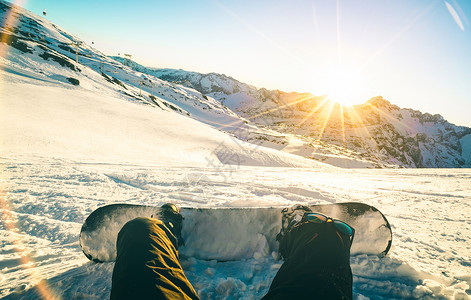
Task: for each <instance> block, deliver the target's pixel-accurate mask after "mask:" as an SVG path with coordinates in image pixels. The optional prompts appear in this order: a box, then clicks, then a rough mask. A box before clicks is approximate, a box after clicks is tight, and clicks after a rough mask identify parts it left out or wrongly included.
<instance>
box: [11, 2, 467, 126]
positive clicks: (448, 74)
mask: <svg viewBox="0 0 471 300" xmlns="http://www.w3.org/2000/svg"><path fill="white" fill-rule="evenodd" d="M13 2H15V1H13ZM21 5H22V6H23V7H26V8H27V9H29V10H31V11H32V12H34V13H37V14H41V13H42V11H43V9H46V11H47V18H48V19H49V20H51V21H52V22H54V23H56V24H57V25H59V26H61V27H63V28H64V29H66V30H67V31H69V32H71V33H72V34H74V35H76V36H78V37H80V38H82V39H83V40H85V41H86V42H88V43H91V42H92V41H93V42H94V45H95V47H96V48H97V49H99V50H102V51H103V52H105V53H107V54H110V55H117V54H118V53H120V54H123V53H130V54H132V55H133V60H135V61H137V62H139V63H141V64H144V65H146V66H152V67H169V68H181V69H185V70H191V71H198V72H203V73H207V72H217V73H223V74H226V75H230V76H232V77H234V78H236V79H239V80H240V81H243V82H246V83H249V84H253V85H255V86H257V87H265V88H268V89H279V90H284V91H299V92H312V93H313V94H316V95H320V94H323V93H332V94H333V95H337V96H338V98H339V101H340V100H341V99H340V98H341V97H348V98H349V99H348V100H349V101H350V102H351V103H363V102H366V101H367V100H369V99H370V98H372V97H374V96H377V95H382V96H383V97H384V98H386V99H388V100H389V101H390V102H392V103H394V104H396V105H399V106H401V107H408V108H414V109H418V110H421V111H423V112H430V113H432V114H435V113H440V114H442V115H443V116H444V117H445V119H447V120H449V121H451V122H453V123H455V124H457V125H466V126H470V127H471V113H470V112H471V55H470V54H471V25H470V20H471V1H464V0H448V1H439V0H437V1H418V0H417V1H412V0H396V1H387V0H358V1H346V0H339V1H325V0H323V1H307V0H289V1H288V0H287V1H277V0H271V1H267V0H258V1H252V0H251V1H248V0H237V1H223V0H201V1H194V0H193V1H190V0H187V1H185V0H180V1H177V0H175V1H145V0H135V1H121V0H115V1H108V0H102V1H97V0H94V1H91V0H81V1H63V0H62V1H60V0H29V1H23V3H22V4H21ZM346 95H347V96H346ZM334 100H335V99H334Z"/></svg>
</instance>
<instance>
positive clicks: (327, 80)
mask: <svg viewBox="0 0 471 300" xmlns="http://www.w3.org/2000/svg"><path fill="white" fill-rule="evenodd" d="M362 87H363V84H362V78H361V75H360V74H359V72H356V71H355V70H353V69H349V68H345V67H342V66H341V65H337V66H335V67H333V68H331V69H330V70H327V71H326V73H325V77H324V82H323V84H322V89H323V93H324V94H327V95H328V97H329V99H330V101H333V102H336V103H339V104H341V105H343V106H352V105H355V104H359V103H361V102H362V101H364V100H365V99H361V94H360V91H361V90H362Z"/></svg>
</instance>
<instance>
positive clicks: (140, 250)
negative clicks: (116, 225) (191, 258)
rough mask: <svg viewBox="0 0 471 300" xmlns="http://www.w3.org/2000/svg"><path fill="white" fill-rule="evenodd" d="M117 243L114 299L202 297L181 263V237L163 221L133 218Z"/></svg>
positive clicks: (112, 294) (120, 233) (112, 295)
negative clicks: (179, 252) (179, 251)
mask: <svg viewBox="0 0 471 300" xmlns="http://www.w3.org/2000/svg"><path fill="white" fill-rule="evenodd" d="M116 247H117V257H116V263H115V266H114V269H113V277H112V286H111V296H110V298H111V299H199V298H198V295H197V294H196V292H195V290H194V289H193V287H192V285H191V284H190V282H189V281H188V279H187V278H186V276H185V274H184V273H183V269H182V267H181V265H180V262H179V259H178V251H177V247H178V245H177V239H176V238H175V236H174V235H173V234H172V232H170V230H169V229H168V228H167V227H166V226H165V225H164V224H163V223H162V222H161V221H159V220H156V219H150V218H137V219H134V220H132V221H129V222H128V223H126V225H124V227H123V228H122V229H121V231H120V232H119V235H118V240H117V244H116Z"/></svg>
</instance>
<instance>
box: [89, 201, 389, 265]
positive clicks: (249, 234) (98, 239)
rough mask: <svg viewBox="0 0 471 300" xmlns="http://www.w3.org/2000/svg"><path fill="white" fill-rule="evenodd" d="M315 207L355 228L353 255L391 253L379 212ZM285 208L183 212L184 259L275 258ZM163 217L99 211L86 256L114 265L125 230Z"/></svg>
mask: <svg viewBox="0 0 471 300" xmlns="http://www.w3.org/2000/svg"><path fill="white" fill-rule="evenodd" d="M309 207H310V208H311V209H312V211H313V212H320V213H323V214H325V215H328V216H330V217H332V218H336V219H340V220H342V221H344V222H346V223H347V224H349V225H351V226H352V227H353V228H355V230H356V233H355V239H354V241H353V245H352V249H351V253H352V255H355V254H373V255H379V256H384V255H386V254H387V253H388V251H389V249H390V247H391V243H392V232H391V226H390V225H389V222H388V220H387V219H386V217H385V216H384V215H383V214H382V213H381V212H380V211H379V210H378V209H376V208H375V207H373V206H370V205H367V204H363V203H358V202H345V203H334V204H319V205H309ZM283 208H284V207H270V208H186V207H183V208H180V213H181V214H182V215H183V216H184V218H185V219H184V220H183V229H182V237H183V239H184V241H185V244H184V245H183V246H180V247H179V249H178V250H179V254H180V256H183V257H195V258H197V259H203V260H217V261H230V260H240V259H249V258H252V257H254V256H257V255H270V254H272V255H274V253H277V251H278V242H277V241H276V235H277V234H278V233H279V232H280V229H281V223H282V221H281V220H282V212H281V211H282V210H283ZM160 213H161V211H160V207H154V206H144V205H134V204H111V205H107V206H103V207H100V208H98V209H96V210H95V211H94V212H92V213H91V214H90V215H89V216H88V218H87V219H86V220H85V222H84V224H83V226H82V230H81V232H80V246H81V248H82V251H83V253H84V254H85V256H86V257H87V258H88V259H90V260H92V261H95V262H107V261H114V260H115V258H116V239H117V236H118V233H119V231H120V230H121V228H122V227H123V226H124V224H126V223H127V222H128V221H130V220H132V219H134V218H137V217H154V218H157V219H158V218H159V214H160Z"/></svg>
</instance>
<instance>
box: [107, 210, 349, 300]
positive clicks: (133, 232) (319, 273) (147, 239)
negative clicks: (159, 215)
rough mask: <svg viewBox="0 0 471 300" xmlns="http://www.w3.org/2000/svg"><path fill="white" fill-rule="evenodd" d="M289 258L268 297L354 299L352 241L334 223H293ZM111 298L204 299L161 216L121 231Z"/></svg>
mask: <svg viewBox="0 0 471 300" xmlns="http://www.w3.org/2000/svg"><path fill="white" fill-rule="evenodd" d="M281 248H282V250H283V253H285V259H286V260H285V262H284V264H283V265H282V267H281V268H280V270H279V271H278V273H277V274H276V276H275V278H274V279H273V282H272V284H271V287H270V290H269V291H268V293H267V295H265V297H264V298H263V299H352V272H351V269H350V241H349V239H348V237H345V236H341V234H339V233H338V232H337V231H336V230H335V228H334V227H333V224H332V223H330V224H327V223H326V224H313V223H308V224H304V225H302V226H299V227H295V228H293V230H291V231H290V232H289V233H288V234H287V235H286V237H285V238H284V239H283V241H282V243H281V244H280V249H281ZM117 251H118V253H117V258H116V264H115V267H114V269H113V278H112V287H111V299H199V298H198V296H197V294H196V292H195V290H194V289H193V287H192V285H191V284H190V283H189V281H188V279H187V278H186V276H185V274H184V273H183V270H182V267H181V265H180V263H179V260H178V252H177V241H176V239H175V237H174V236H173V234H172V233H171V232H170V231H169V230H168V229H167V228H166V227H165V225H164V224H163V223H162V222H160V221H158V220H155V219H147V218H137V219H134V220H132V221H130V222H128V223H127V224H126V225H125V226H124V227H123V229H122V230H121V231H120V233H119V235H118V241H117Z"/></svg>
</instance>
